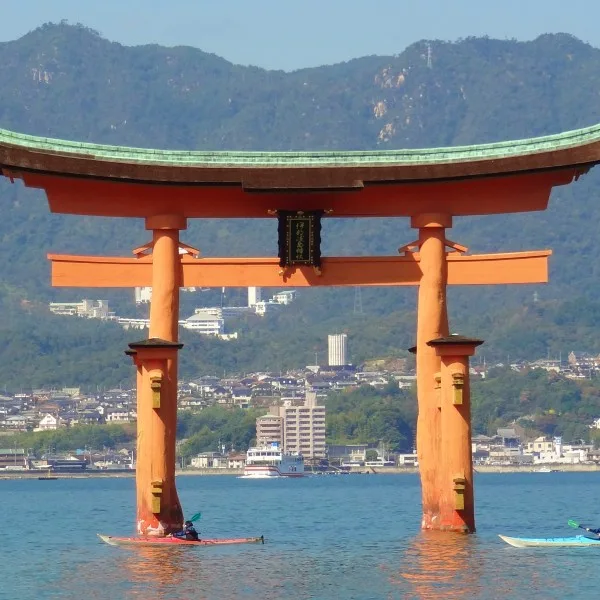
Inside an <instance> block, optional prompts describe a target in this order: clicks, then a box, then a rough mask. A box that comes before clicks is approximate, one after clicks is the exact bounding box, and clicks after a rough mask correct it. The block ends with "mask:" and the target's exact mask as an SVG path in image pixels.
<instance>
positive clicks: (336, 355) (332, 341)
mask: <svg viewBox="0 0 600 600" xmlns="http://www.w3.org/2000/svg"><path fill="white" fill-rule="evenodd" d="M347 342H348V336H347V335H346V334H345V333H336V334H334V335H329V336H327V349H328V364H329V366H330V367H343V366H344V365H347V364H348V355H347Z"/></svg>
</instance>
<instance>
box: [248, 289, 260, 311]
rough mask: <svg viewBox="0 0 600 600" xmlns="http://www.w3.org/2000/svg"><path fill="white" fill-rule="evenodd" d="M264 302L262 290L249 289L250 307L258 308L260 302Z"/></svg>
mask: <svg viewBox="0 0 600 600" xmlns="http://www.w3.org/2000/svg"><path fill="white" fill-rule="evenodd" d="M261 300H262V293H261V288H259V287H249V288H248V306H250V307H252V306H256V305H257V303H258V302H260V301H261Z"/></svg>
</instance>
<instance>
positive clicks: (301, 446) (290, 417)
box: [256, 392, 327, 461]
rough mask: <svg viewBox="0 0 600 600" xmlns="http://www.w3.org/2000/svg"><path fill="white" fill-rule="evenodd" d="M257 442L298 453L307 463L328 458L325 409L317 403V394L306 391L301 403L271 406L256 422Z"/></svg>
mask: <svg viewBox="0 0 600 600" xmlns="http://www.w3.org/2000/svg"><path fill="white" fill-rule="evenodd" d="M256 439H257V443H258V444H259V445H262V444H269V443H271V442H278V443H279V444H281V447H282V448H283V451H284V452H292V453H293V452H297V453H299V454H302V455H303V456H304V458H305V459H307V460H313V461H314V460H319V459H322V458H325V456H326V455H327V449H326V445H325V407H324V406H319V405H318V404H317V396H316V394H315V393H314V392H306V399H305V400H304V402H303V403H301V404H300V403H294V402H292V401H285V402H284V404H283V406H271V407H270V408H269V413H268V414H267V415H265V416H263V417H259V418H258V419H257V420H256Z"/></svg>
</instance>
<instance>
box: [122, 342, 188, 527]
mask: <svg viewBox="0 0 600 600" xmlns="http://www.w3.org/2000/svg"><path fill="white" fill-rule="evenodd" d="M130 347H131V348H132V352H131V354H132V357H133V360H134V363H135V365H136V367H137V386H138V387H137V394H138V401H137V462H136V498H137V510H136V514H137V518H136V529H137V532H138V534H140V535H157V536H162V535H166V534H168V533H173V532H174V531H177V530H180V529H181V528H182V526H183V512H182V509H181V504H180V502H179V498H178V495H177V489H176V487H175V430H176V420H177V373H176V370H175V368H176V364H177V361H176V358H177V350H178V346H177V344H170V345H169V343H168V342H166V341H164V344H162V345H158V346H157V347H153V346H145V345H144V342H140V343H138V344H130ZM155 382H159V384H160V406H159V407H157V408H155V407H153V390H152V385H153V383H155ZM153 498H158V500H159V503H160V507H159V510H158V511H157V510H155V508H154V507H153Z"/></svg>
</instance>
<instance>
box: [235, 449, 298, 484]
mask: <svg viewBox="0 0 600 600" xmlns="http://www.w3.org/2000/svg"><path fill="white" fill-rule="evenodd" d="M243 476H244V477H253V478H266V477H304V457H303V456H302V454H296V453H294V454H292V453H290V452H283V451H282V449H281V448H280V447H279V444H277V443H273V444H271V445H270V446H257V447H255V448H249V449H248V452H247V453H246V466H245V467H244V475H243Z"/></svg>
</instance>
